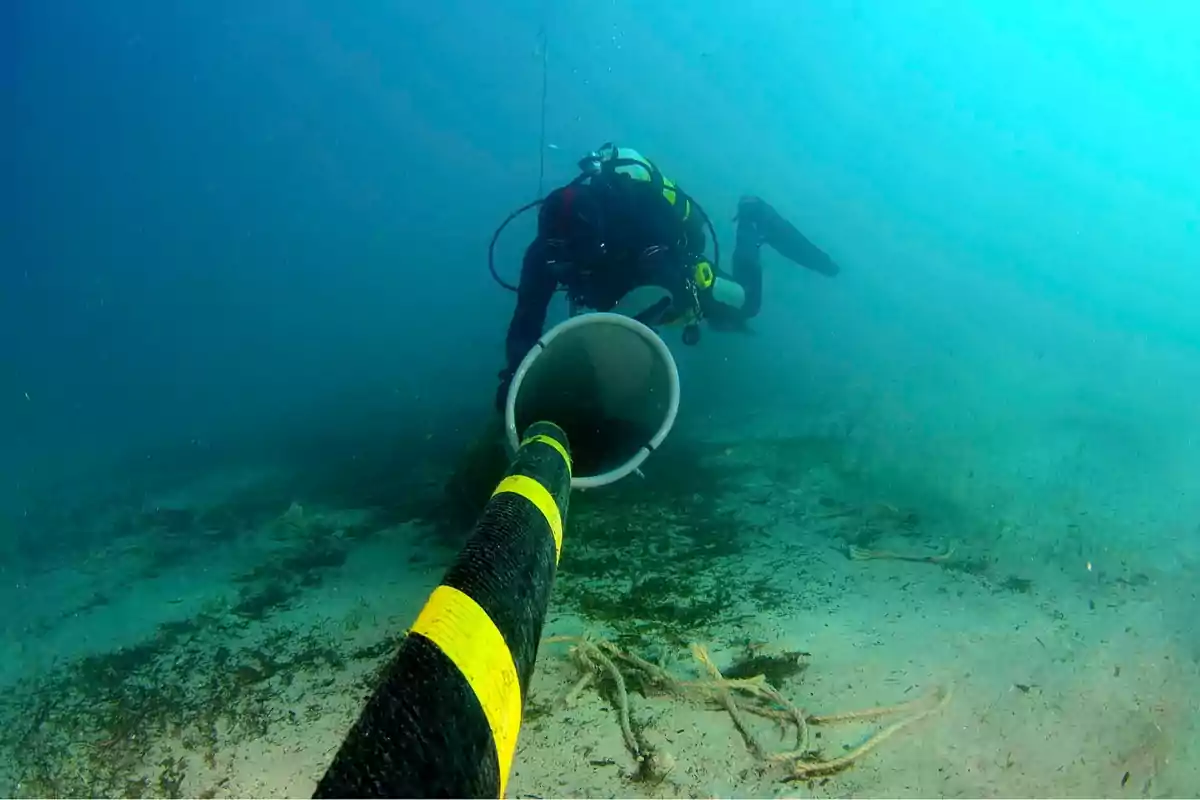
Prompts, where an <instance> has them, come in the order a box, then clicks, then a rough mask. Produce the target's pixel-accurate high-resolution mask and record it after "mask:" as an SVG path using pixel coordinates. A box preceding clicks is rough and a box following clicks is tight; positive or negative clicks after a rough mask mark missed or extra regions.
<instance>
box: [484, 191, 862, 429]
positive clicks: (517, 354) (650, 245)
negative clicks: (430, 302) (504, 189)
mask: <svg viewBox="0 0 1200 800" xmlns="http://www.w3.org/2000/svg"><path fill="white" fill-rule="evenodd" d="M736 219H737V223H738V225H737V244H736V246H735V249H734V253H733V275H732V278H733V280H734V281H735V282H737V283H739V284H741V286H742V288H743V289H744V290H745V301H744V302H743V303H742V304H741V307H740V308H733V307H731V306H727V305H725V304H723V303H720V302H718V301H716V300H715V299H714V298H713V297H712V296H711V295H712V293H711V292H709V291H704V290H703V289H700V288H699V287H697V285H696V281H695V278H694V276H695V275H696V270H697V265H699V264H701V263H702V262H703V263H707V262H706V259H705V257H704V248H705V242H706V237H705V235H704V224H705V223H704V221H703V215H702V213H699V210H698V209H697V210H696V212H694V213H691V214H689V215H688V216H686V218H683V219H681V218H680V213H679V211H678V209H677V208H676V207H675V205H673V204H671V203H668V202H666V201H665V200H664V198H663V194H662V192H661V191H660V187H655V186H653V185H652V184H650V183H648V182H635V181H621V182H607V181H592V182H578V181H577V182H574V183H572V184H569V185H567V186H564V187H561V188H559V189H555V190H554V191H553V192H551V193H550V194H549V195H548V196H547V197H546V200H545V202H544V203H543V204H542V206H541V209H540V211H539V214H538V232H537V236H536V238H535V239H534V240H533V242H532V243H531V244H530V245H529V247H528V248H527V249H526V251H525V259H524V262H523V263H522V266H521V280H520V284H519V285H518V289H517V307H516V310H515V311H514V313H513V317H512V322H511V323H510V324H509V327H508V337H507V339H506V341H505V350H506V355H507V365H506V367H505V369H504V370H502V371H501V373H500V382H501V383H500V387H499V390H498V391H497V393H496V406H497V407H498V408H502V407H503V404H504V400H505V397H506V395H507V393H508V385H509V382H510V381H511V380H512V376H513V373H514V372H515V371H516V368H517V366H518V365H519V364H520V363H521V360H522V359H523V358H524V357H525V355H526V354H527V353H528V352H529V350H530V349H531V348H532V347H533V346H534V344H536V343H537V340H538V337H540V336H541V335H542V329H543V327H544V326H545V323H546V312H547V308H548V306H549V304H550V299H551V297H552V296H553V295H554V292H555V291H556V290H557V289H558V288H559V287H560V286H562V287H564V288H565V289H566V290H567V293H568V296H569V297H570V299H571V301H572V303H574V304H575V305H577V306H583V307H587V308H592V309H595V310H597V311H608V310H610V309H612V308H613V307H614V306H615V305H616V304H617V303H618V302H619V301H620V300H621V298H622V297H624V296H625V295H626V294H627V293H628V292H630V291H632V290H633V289H636V288H637V287H639V286H659V287H662V288H663V289H666V290H667V291H668V292H669V293H670V294H671V303H670V306H671V308H673V309H677V310H680V311H681V312H684V313H686V312H687V311H691V310H695V311H697V312H699V313H698V315H697V316H699V317H701V318H703V319H705V320H707V321H708V322H709V323H710V325H712V326H713V327H714V328H716V329H718V330H720V329H732V328H736V327H738V326H740V325H741V323H743V322H745V320H747V319H750V318H751V317H754V316H755V315H757V314H758V312H759V309H760V307H761V305H762V267H761V263H760V258H759V249H760V248H761V247H762V245H763V244H769V245H771V247H773V248H774V249H775V250H777V251H778V252H779V253H780V254H781V255H783V256H785V257H786V258H788V259H790V260H792V261H794V262H796V263H797V264H800V265H801V266H804V267H807V268H809V269H812V270H815V271H816V272H819V273H821V274H822V275H828V276H833V275H836V274H837V273H838V271H839V269H838V266H837V264H835V263H834V262H833V260H832V259H831V258H830V257H829V256H828V255H826V254H825V253H824V252H822V251H821V250H820V249H819V248H818V247H817V246H816V245H814V244H813V243H812V242H810V241H808V239H806V238H805V237H804V235H803V234H801V233H800V231H798V230H796V228H795V227H794V226H793V225H792V224H791V223H789V222H788V221H787V220H785V219H784V218H783V217H781V216H780V215H779V214H778V212H776V211H775V209H774V208H772V207H771V206H770V205H769V204H767V203H766V202H765V201H763V200H760V199H759V198H756V197H743V198H742V200H741V202H740V203H739V204H738V215H737V218H736ZM720 277H724V278H726V279H728V277H729V276H724V275H721V276H720ZM697 305H698V306H699V308H695V306H697ZM665 307H666V303H664V304H663V307H662V308H659V309H658V310H659V311H662V310H664V308H665Z"/></svg>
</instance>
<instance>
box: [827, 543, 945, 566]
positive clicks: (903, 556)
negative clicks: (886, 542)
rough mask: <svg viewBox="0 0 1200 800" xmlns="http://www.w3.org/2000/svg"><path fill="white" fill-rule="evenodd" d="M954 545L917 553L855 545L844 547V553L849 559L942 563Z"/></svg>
mask: <svg viewBox="0 0 1200 800" xmlns="http://www.w3.org/2000/svg"><path fill="white" fill-rule="evenodd" d="M954 549H955V548H954V546H953V545H950V546H949V547H947V548H946V549H945V550H944V551H943V552H941V553H934V554H933V555H919V554H914V553H896V552H892V551H891V550H870V549H867V548H865V547H858V546H857V545H853V544H852V545H850V546H849V547H848V548H846V555H847V557H849V559H850V560H851V561H873V560H878V561H913V562H917V563H922V564H943V563H945V562H947V561H949V560H950V559H951V558H952V557H953V556H954Z"/></svg>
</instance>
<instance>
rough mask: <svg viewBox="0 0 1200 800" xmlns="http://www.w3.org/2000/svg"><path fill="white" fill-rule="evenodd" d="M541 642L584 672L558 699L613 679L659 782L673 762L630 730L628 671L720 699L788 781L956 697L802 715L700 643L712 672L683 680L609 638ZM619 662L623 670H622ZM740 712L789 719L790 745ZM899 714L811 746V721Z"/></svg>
mask: <svg viewBox="0 0 1200 800" xmlns="http://www.w3.org/2000/svg"><path fill="white" fill-rule="evenodd" d="M546 643H547V644H570V645H571V649H570V658H571V661H572V662H573V663H574V664H575V666H576V667H577V668H578V669H579V671H580V673H581V674H580V677H579V680H578V681H577V682H576V683H575V685H574V686H572V688H571V690H570V691H569V692H568V693H567V694H566V695H565V696H564V697H563V701H562V702H563V703H564V704H565V705H568V706H569V705H572V704H573V703H574V702H575V701H576V700H577V699H578V697H579V695H580V693H581V692H582V691H583V690H584V689H586V688H587V687H588V686H590V685H592V684H593V683H595V682H596V681H598V680H601V679H603V678H605V677H607V678H609V679H610V680H611V681H612V683H613V687H614V693H615V695H616V705H617V713H618V720H619V723H620V727H621V736H622V738H623V739H624V741H625V747H626V749H627V750H628V751H629V753H630V755H632V756H633V758H634V760H635V761H636V762H637V764H638V777H640V778H642V779H649V780H662V779H663V778H664V777H666V775H667V773H669V772H670V771H671V769H673V768H674V765H675V761H674V758H673V757H672V756H671V755H670V754H669V753H664V752H660V751H658V750H657V749H656V748H653V747H649V746H647V745H646V744H645V743H643V742H642V741H641V740H639V737H638V736H637V735H636V734H635V732H634V730H633V727H632V725H631V724H630V720H629V694H628V689H627V687H626V673H628V675H629V676H631V677H636V679H637V680H639V681H640V682H641V684H642V685H644V686H646V687H649V688H653V689H658V690H660V691H662V692H663V693H664V694H674V695H677V696H680V697H685V698H688V699H694V700H702V701H704V702H708V703H715V704H717V705H720V706H721V707H723V708H724V709H725V710H726V711H727V712H728V713H729V715H730V717H731V718H732V719H733V724H734V727H736V728H737V730H738V732H739V733H740V734H741V736H742V738H743V739H744V740H745V741H746V746H747V747H748V748H749V749H750V751H751V753H753V754H754V756H755V758H757V759H759V760H761V761H765V762H768V763H771V764H790V766H791V770H790V772H789V774H788V775H787V776H786V779H788V780H805V779H808V778H814V777H820V776H823V775H831V774H834V773H837V772H841V771H842V770H844V769H847V768H848V767H850V766H852V765H853V764H854V763H855V762H857V761H859V760H860V759H862V758H863V757H864V756H866V755H867V754H869V753H870V752H871V751H873V750H875V749H876V748H877V747H879V745H881V744H883V743H884V742H885V741H887V740H888V739H890V738H891V737H893V736H895V735H896V734H897V733H899V732H900V731H902V730H904V729H905V728H907V727H909V726H911V725H913V724H914V723H916V722H918V721H919V720H922V719H924V718H925V717H927V716H929V715H930V714H933V713H935V712H937V711H940V710H941V709H943V708H944V707H945V706H946V704H947V703H949V702H950V699H951V697H952V695H953V687H952V686H947V687H943V688H939V689H935V690H934V691H932V692H930V693H929V694H927V695H926V696H925V697H922V698H918V699H916V700H911V701H909V702H907V703H901V704H898V705H892V706H877V707H875V708H867V709H861V710H858V711H848V712H842V713H837V714H806V713H804V712H803V711H801V710H800V709H799V708H797V707H796V706H795V705H793V704H792V703H791V702H790V701H788V699H787V698H785V697H784V696H783V695H782V694H780V692H779V691H778V690H777V689H776V688H775V687H773V686H771V685H770V684H769V683H767V680H766V677H765V676H763V675H757V676H755V677H753V678H726V677H724V676H723V675H722V674H721V671H720V669H718V668H717V666H716V664H714V663H713V661H712V659H711V658H710V657H709V654H708V651H707V650H706V649H705V648H704V647H703V646H702V645H698V644H693V645H692V646H691V651H692V656H693V657H694V658H695V659H696V660H697V661H699V662H700V664H701V665H702V666H703V667H704V669H705V671H706V672H707V673H708V676H709V677H708V678H707V679H705V680H681V679H679V678H677V677H675V676H674V675H672V674H670V673H669V672H667V670H666V669H664V668H663V667H661V666H659V665H658V664H654V663H651V662H649V661H647V660H645V659H643V658H640V657H639V656H636V655H634V654H632V653H627V652H625V651H623V650H620V649H619V648H618V647H617V646H616V645H614V644H612V643H611V642H607V641H603V640H596V639H593V638H591V637H589V636H582V637H579V636H554V637H550V638H548V639H547V640H546ZM618 665H620V666H618ZM622 668H623V669H624V670H625V673H623V672H622ZM743 712H745V713H748V714H753V715H756V716H760V717H764V718H767V719H771V720H775V721H776V722H778V723H779V724H780V725H781V726H784V727H786V726H788V725H789V724H790V725H794V726H795V727H796V747H795V749H793V750H789V751H787V752H783V753H769V752H768V751H767V750H766V749H764V748H763V746H762V745H761V744H760V743H759V742H758V740H757V739H756V738H755V736H754V734H753V733H752V732H751V731H750V728H749V727H748V726H747V725H746V721H745V717H744V716H743ZM897 715H900V716H901V718H900V719H898V720H896V721H895V722H893V723H891V724H890V725H887V726H885V727H883V728H880V729H879V730H877V731H875V732H874V733H873V734H871V735H870V736H869V737H867V739H865V740H864V741H863V742H862V743H861V744H859V745H858V746H857V747H855V748H853V749H852V750H850V751H849V752H848V753H846V754H844V755H842V756H839V757H837V758H831V759H821V758H819V755H818V753H816V752H815V751H814V750H813V749H812V747H811V739H810V730H809V729H810V727H813V726H822V725H834V724H837V723H842V722H862V721H867V720H877V719H882V718H884V717H892V716H897Z"/></svg>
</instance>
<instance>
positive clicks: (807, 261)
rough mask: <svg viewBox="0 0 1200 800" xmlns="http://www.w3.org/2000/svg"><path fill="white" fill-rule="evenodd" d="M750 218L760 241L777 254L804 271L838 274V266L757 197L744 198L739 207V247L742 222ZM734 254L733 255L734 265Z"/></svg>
mask: <svg viewBox="0 0 1200 800" xmlns="http://www.w3.org/2000/svg"><path fill="white" fill-rule="evenodd" d="M743 219H749V220H752V221H753V225H754V227H755V229H756V230H757V232H758V235H759V237H760V238H759V242H760V243H763V242H765V243H766V244H769V245H771V247H772V249H774V250H775V251H776V252H777V253H779V255H781V256H783V257H784V258H786V259H788V260H789V261H794V262H795V263H797V264H799V265H800V266H802V267H805V268H806V269H811V270H813V271H814V272H819V273H821V274H822V275H828V276H831V277H832V276H834V275H837V274H838V272H839V268H838V265H837V264H835V263H834V262H833V259H831V258H830V257H829V256H828V255H827V254H826V253H825V252H824V251H823V250H821V248H819V247H817V246H816V245H815V244H813V243H812V242H810V241H809V240H808V239H807V238H805V236H804V234H802V233H801V232H800V231H799V230H797V229H796V226H795V225H793V224H792V223H790V222H788V221H787V220H786V219H784V218H783V217H781V216H780V215H779V212H778V211H776V210H775V209H774V208H772V207H771V204H770V203H768V202H766V201H765V200H762V199H761V198H758V197H743V198H742V201H741V202H740V203H739V204H738V231H739V237H738V243H739V246H740V244H741V236H740V231H741V228H742V224H743V223H742V220H743ZM736 262H737V253H736V252H735V253H734V263H735V265H736Z"/></svg>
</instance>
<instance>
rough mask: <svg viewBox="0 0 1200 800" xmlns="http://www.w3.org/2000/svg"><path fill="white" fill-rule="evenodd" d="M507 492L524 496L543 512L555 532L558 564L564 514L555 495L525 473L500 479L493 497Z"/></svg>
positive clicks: (555, 555)
mask: <svg viewBox="0 0 1200 800" xmlns="http://www.w3.org/2000/svg"><path fill="white" fill-rule="evenodd" d="M505 493H508V494H517V495H520V496H521V497H524V498H525V499H526V500H528V501H529V502H531V503H533V505H534V507H535V508H536V509H537V510H538V511H540V512H542V516H543V517H545V518H546V524H547V525H549V526H550V532H551V533H552V534H554V563H555V564H557V563H558V555H559V553H560V552H562V537H563V525H562V515H561V514H559V513H558V503H555V502H554V497H553V496H551V494H550V492H548V491H546V487H545V486H542V484H540V483H538V482H537V481H536V480H534V479H533V478H529V477H526V476H525V475H509V476H508V477H507V478H505V479H504V480H502V481H500V485H499V486H497V487H496V491H494V492H492V497H495V496H496V495H498V494H505Z"/></svg>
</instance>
